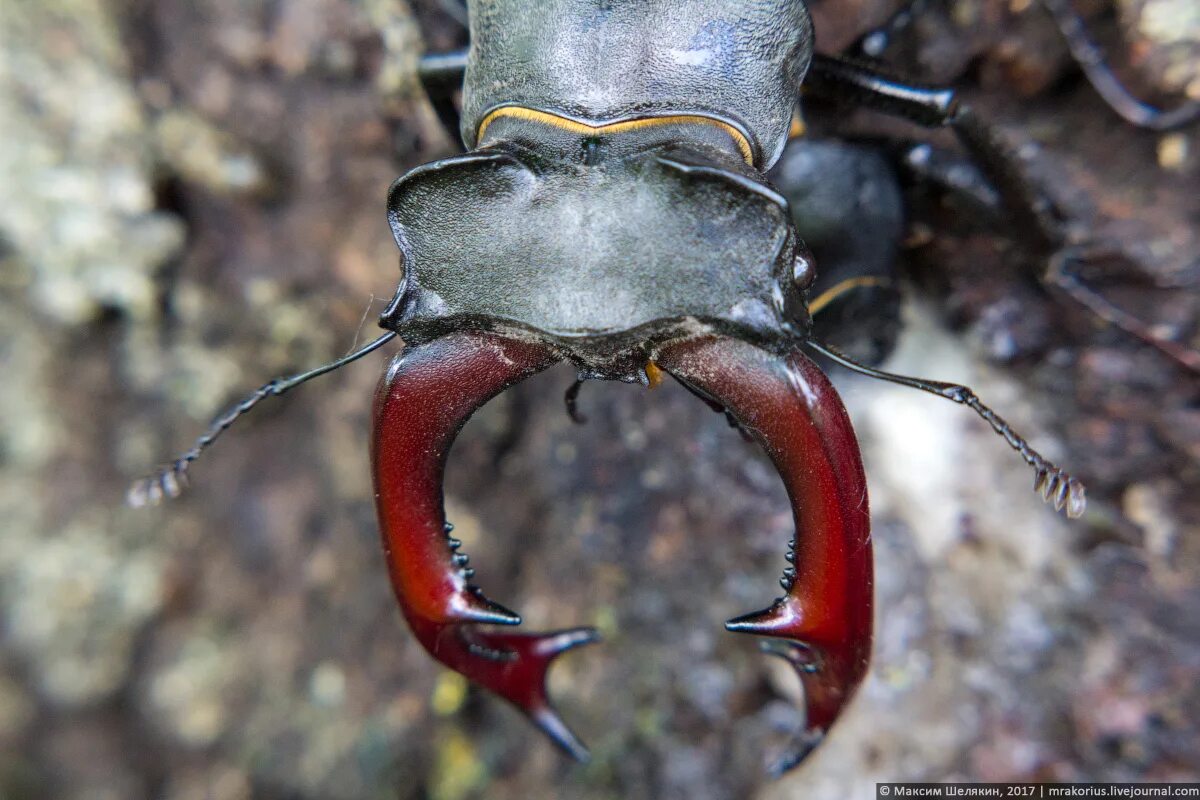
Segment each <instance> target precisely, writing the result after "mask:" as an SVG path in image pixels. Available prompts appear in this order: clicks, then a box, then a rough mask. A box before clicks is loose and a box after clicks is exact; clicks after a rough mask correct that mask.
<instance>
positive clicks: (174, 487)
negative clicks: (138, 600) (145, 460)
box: [126, 332, 396, 508]
mask: <svg viewBox="0 0 1200 800" xmlns="http://www.w3.org/2000/svg"><path fill="white" fill-rule="evenodd" d="M395 338H396V334H395V332H388V333H385V334H384V335H383V336H380V337H379V338H378V339H376V340H375V341H373V342H371V343H370V344H367V345H365V346H363V347H361V348H359V349H358V350H355V351H354V352H353V353H350V354H349V355H347V356H344V357H342V358H339V359H338V360H337V361H333V362H330V363H329V364H326V365H324V366H321V367H317V368H316V369H313V370H309V371H308V372H304V373H301V374H300V375H293V376H292V377H290V378H277V379H275V380H273V381H270V382H268V383H264V384H263V385H262V386H260V387H259V388H258V389H257V390H256V391H255V392H254V393H253V394H251V395H250V396H249V397H247V398H246V399H245V400H243V401H242V402H240V403H238V404H237V405H235V406H234V407H233V408H231V409H229V410H228V411H226V412H225V413H224V414H221V415H220V416H219V417H217V418H216V419H214V420H213V421H212V423H211V424H210V425H209V426H208V430H206V431H205V432H204V434H203V435H201V436H200V438H198V439H196V443H195V444H193V445H192V449H191V450H188V451H187V452H186V453H184V454H182V455H181V456H179V457H178V458H176V459H175V460H174V461H172V462H171V463H170V464H168V465H166V466H165V467H163V468H162V469H160V470H159V471H158V472H157V473H155V474H154V475H152V476H150V477H147V478H142V479H141V480H138V481H136V482H135V483H134V484H133V485H132V486H130V487H129V492H128V494H127V495H126V500H127V502H128V503H129V505H131V506H133V507H134V508H141V507H142V506H146V505H156V504H158V503H159V502H161V501H162V499H163V498H164V497H178V496H179V494H180V493H181V492H182V491H183V487H184V486H186V485H187V472H188V468H189V467H191V465H192V462H194V461H195V460H196V459H198V458H199V457H200V454H201V453H203V452H204V451H205V450H207V449H208V447H209V445H211V444H212V443H213V442H215V441H216V440H217V439H218V438H219V437H220V436H221V434H223V433H224V432H225V431H227V430H229V427H230V426H231V425H233V423H235V422H237V420H238V419H239V418H240V417H242V416H245V415H246V414H248V413H249V412H250V411H251V410H252V409H253V408H254V407H255V406H257V405H258V404H259V403H261V402H262V401H263V400H266V399H267V398H268V397H279V396H280V395H283V394H285V393H286V392H288V391H290V390H291V389H295V388H296V387H297V386H299V385H300V384H302V383H306V382H308V381H310V380H312V379H313V378H319V377H321V376H322V375H326V374H328V373H330V372H333V371H334V370H335V369H340V368H341V367H344V366H346V365H347V364H350V363H351V362H354V361H357V360H358V359H360V358H362V357H363V356H365V355H368V354H370V353H373V352H375V351H376V350H378V349H379V348H380V347H383V346H384V345H385V344H387V343H388V342H390V341H391V340H392V339H395Z"/></svg>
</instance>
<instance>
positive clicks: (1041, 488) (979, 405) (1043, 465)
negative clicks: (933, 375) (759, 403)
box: [807, 339, 1087, 518]
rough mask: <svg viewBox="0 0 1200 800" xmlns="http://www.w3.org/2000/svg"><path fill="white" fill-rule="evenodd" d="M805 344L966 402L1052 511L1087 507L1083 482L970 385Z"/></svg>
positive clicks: (1074, 512) (881, 376)
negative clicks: (1028, 473) (1029, 474)
mask: <svg viewBox="0 0 1200 800" xmlns="http://www.w3.org/2000/svg"><path fill="white" fill-rule="evenodd" d="M807 344H808V346H809V347H811V348H812V349H814V350H816V351H817V352H818V353H820V354H821V355H823V356H825V357H826V358H828V359H830V360H832V361H834V362H836V363H838V364H841V365H842V366H843V367H845V368H846V369H849V370H851V371H853V372H857V373H859V374H860V375H866V376H867V377H869V378H876V379H878V380H884V381H889V382H890V383H898V384H900V385H901V386H908V387H911V388H913V389H920V390H921V391H923V392H929V393H930V394H935V395H937V396H938V397H942V398H945V399H946V400H952V401H954V402H955V403H960V404H961V405H964V406H967V407H968V408H970V409H971V410H972V411H974V412H975V413H976V414H978V415H979V416H980V417H982V418H983V419H984V420H985V421H986V422H987V423H988V424H989V425H991V426H992V430H994V431H995V432H996V433H998V434H1000V436H1002V437H1003V438H1004V440H1005V441H1006V442H1008V444H1009V445H1010V446H1011V447H1012V449H1014V450H1016V451H1017V453H1019V454H1020V456H1021V458H1022V459H1024V460H1025V463H1026V464H1028V465H1029V466H1031V467H1033V469H1034V472H1035V473H1036V474H1037V477H1036V478H1035V479H1034V484H1033V488H1034V491H1036V492H1038V493H1040V494H1041V495H1042V499H1043V500H1045V501H1046V502H1048V503H1053V504H1054V508H1055V510H1056V511H1062V510H1063V509H1064V508H1066V510H1067V516H1069V517H1072V518H1076V517H1080V516H1083V512H1084V510H1085V509H1086V507H1087V492H1086V490H1085V489H1084V486H1083V484H1082V483H1080V482H1079V481H1078V480H1076V479H1075V478H1072V477H1071V476H1070V475H1069V474H1067V473H1066V472H1064V471H1063V470H1062V469H1060V468H1059V467H1058V466H1056V465H1055V464H1054V463H1053V462H1051V461H1049V460H1048V459H1046V458H1045V457H1044V456H1043V455H1042V454H1041V453H1039V452H1038V451H1037V450H1034V449H1033V448H1032V447H1030V446H1029V442H1027V441H1025V438H1024V437H1023V436H1021V435H1020V434H1018V433H1017V432H1016V431H1014V430H1013V429H1012V427H1011V426H1010V425H1009V424H1008V423H1007V422H1005V421H1004V418H1003V417H1001V416H1000V415H999V414H997V413H996V412H995V411H993V410H992V409H991V408H989V407H988V406H987V405H985V404H984V403H983V401H981V400H980V399H979V397H978V396H976V394H975V392H973V391H971V389H970V387H967V386H962V385H961V384H957V383H942V382H940V381H929V380H925V379H923V378H910V377H908V376H905V375H896V374H894V373H891V372H884V371H882V370H878V369H874V368H873V367H868V366H867V365H865V364H859V363H858V362H857V361H854V360H852V359H850V358H848V357H846V356H845V355H844V354H842V353H840V352H838V351H837V350H834V349H833V348H831V347H829V346H827V345H823V344H821V343H820V342H818V341H816V340H814V339H809V340H808V341H807Z"/></svg>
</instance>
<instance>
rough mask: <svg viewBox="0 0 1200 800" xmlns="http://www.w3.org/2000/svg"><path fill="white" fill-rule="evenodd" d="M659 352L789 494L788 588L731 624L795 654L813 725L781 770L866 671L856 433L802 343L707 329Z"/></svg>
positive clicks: (863, 536) (803, 750) (868, 596)
mask: <svg viewBox="0 0 1200 800" xmlns="http://www.w3.org/2000/svg"><path fill="white" fill-rule="evenodd" d="M655 361H656V363H657V364H658V365H659V366H660V367H662V368H663V369H665V370H667V371H668V372H669V373H671V375H673V376H674V377H675V378H676V379H678V380H679V381H680V382H682V383H683V384H684V385H685V386H687V387H688V388H689V389H691V390H692V391H693V392H695V393H697V394H699V395H701V396H702V397H706V398H708V399H710V400H711V401H713V402H716V403H719V404H720V405H721V406H723V407H724V408H725V409H726V410H727V411H728V413H729V414H731V415H732V416H733V417H734V418H736V419H737V421H738V423H739V425H740V426H741V427H742V428H743V429H744V430H746V431H748V432H749V433H750V434H751V435H752V436H753V437H754V438H755V439H756V440H757V441H758V442H759V443H760V444H761V445H762V446H763V448H764V449H765V450H766V451H767V454H768V455H769V456H770V457H771V460H772V461H773V462H774V464H775V467H776V468H777V469H778V470H779V474H780V476H781V477H782V478H783V482H784V486H785V487H786V489H787V492H788V496H789V497H790V498H791V501H792V511H793V515H794V517H795V522H796V536H795V539H794V540H793V545H792V552H790V553H789V554H788V560H789V561H791V562H792V566H790V567H789V568H788V569H787V570H785V572H784V578H783V581H782V583H783V586H784V588H785V591H786V594H785V595H784V596H783V597H781V598H779V599H778V600H776V601H775V603H774V604H773V605H772V606H770V607H769V608H767V609H766V610H764V611H761V612H758V613H756V614H749V615H746V616H744V617H739V618H737V619H734V620H730V621H729V622H728V623H726V628H728V629H729V630H730V631H733V632H736V633H752V634H757V635H759V636H767V637H771V638H772V639H773V640H774V641H771V642H769V643H764V644H765V646H764V649H765V650H767V652H770V653H772V654H775V655H780V656H783V657H784V658H785V659H787V660H788V661H789V662H790V663H791V664H792V665H793V666H794V667H795V668H796V672H797V673H798V674H799V676H800V680H801V682H802V683H803V685H804V692H805V701H806V706H807V715H806V720H805V727H804V730H803V732H802V733H801V735H800V737H799V738H798V740H797V742H796V746H795V748H794V749H793V752H791V753H789V754H788V755H787V756H786V757H784V758H783V759H782V760H781V761H780V762H779V763H778V764H777V765H776V767H775V771H776V772H779V773H782V772H784V771H786V770H788V769H791V768H792V767H794V766H796V765H797V764H799V763H800V761H802V760H803V759H804V757H805V756H806V755H807V754H808V753H809V752H810V751H811V750H812V748H813V747H815V746H816V745H817V744H818V743H819V742H820V741H821V739H822V738H823V737H824V735H825V733H826V731H828V729H829V726H830V725H832V724H833V722H834V721H835V720H836V719H837V717H838V716H839V715H840V714H841V712H842V709H843V708H844V706H845V705H846V703H847V702H848V701H849V700H850V698H851V696H852V695H853V694H854V692H855V690H856V689H857V688H858V686H859V684H860V683H861V682H862V679H863V676H864V675H865V674H866V671H867V662H868V658H869V656H870V650H871V604H872V564H871V534H870V517H869V514H868V510H867V487H866V479H865V477H864V474H863V468H862V460H861V458H860V456H859V452H858V443H857V441H856V440H855V437H854V431H853V429H852V428H851V427H850V420H849V417H848V416H847V415H846V411H845V408H844V407H843V406H842V401H841V400H840V399H839V398H838V396H837V393H836V392H835V391H834V389H833V386H832V385H831V384H830V383H829V380H828V378H826V377H825V375H824V374H823V373H822V372H821V371H820V369H819V368H818V367H817V366H816V364H814V363H813V362H812V361H811V360H810V359H809V358H808V357H806V356H805V355H803V354H801V353H798V352H797V353H793V354H791V355H789V356H787V357H781V356H776V355H774V354H772V353H769V352H767V351H765V350H762V349H760V348H758V347H755V346H754V345H751V344H748V343H746V342H742V341H738V340H735V339H728V338H718V337H711V338H701V339H692V340H688V341H684V342H681V343H676V344H672V345H668V346H666V347H664V348H663V349H662V350H661V351H660V352H659V353H658V354H657V356H656V358H655Z"/></svg>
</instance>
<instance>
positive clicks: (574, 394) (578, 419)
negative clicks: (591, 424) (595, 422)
mask: <svg viewBox="0 0 1200 800" xmlns="http://www.w3.org/2000/svg"><path fill="white" fill-rule="evenodd" d="M584 380H585V379H584V378H576V379H575V382H574V383H572V384H571V385H570V386H568V387H567V392H566V394H564V395H563V402H565V403H566V404H567V416H568V417H570V418H571V421H572V422H574V423H575V424H576V425H586V424H587V417H585V416H584V415H583V414H581V413H579V390H580V389H582V388H583V382H584Z"/></svg>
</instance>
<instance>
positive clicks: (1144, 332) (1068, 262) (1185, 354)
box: [1046, 247, 1200, 373]
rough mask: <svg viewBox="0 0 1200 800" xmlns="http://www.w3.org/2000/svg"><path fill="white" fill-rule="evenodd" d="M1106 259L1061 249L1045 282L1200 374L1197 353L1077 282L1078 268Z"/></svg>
mask: <svg viewBox="0 0 1200 800" xmlns="http://www.w3.org/2000/svg"><path fill="white" fill-rule="evenodd" d="M1105 255H1106V253H1104V252H1096V251H1089V250H1088V249H1086V248H1082V247H1066V248H1063V249H1062V250H1060V251H1059V252H1057V253H1055V254H1054V256H1053V257H1052V258H1051V259H1050V269H1049V270H1048V271H1047V273H1046V282H1047V283H1049V284H1050V285H1051V286H1053V287H1054V288H1056V289H1059V290H1060V291H1062V292H1064V293H1065V294H1066V295H1067V296H1068V297H1070V298H1071V299H1072V300H1074V301H1075V302H1077V303H1079V304H1080V305H1082V306H1083V307H1085V308H1087V309H1088V310H1089V311H1091V312H1092V313H1093V314H1095V315H1096V316H1098V317H1100V318H1101V319H1103V320H1104V321H1106V322H1108V323H1109V324H1111V325H1115V326H1116V327H1118V328H1120V329H1121V330H1123V331H1125V332H1127V333H1129V334H1131V335H1133V336H1135V337H1137V338H1138V339H1141V340H1142V341H1143V342H1146V343H1147V344H1149V345H1153V346H1154V347H1157V348H1158V349H1159V350H1160V351H1161V352H1163V353H1165V354H1166V355H1168V356H1170V357H1171V358H1172V359H1174V360H1175V361H1176V362H1177V363H1178V364H1180V365H1181V366H1183V367H1184V368H1186V369H1189V370H1191V371H1193V372H1197V373H1200V353H1198V352H1196V351H1195V350H1191V349H1189V348H1187V347H1185V346H1183V345H1181V344H1179V343H1178V342H1176V341H1174V340H1171V339H1168V338H1166V337H1163V336H1160V335H1158V334H1157V333H1155V332H1154V331H1153V330H1152V329H1151V328H1150V326H1149V325H1147V324H1146V323H1144V322H1142V321H1141V320H1140V319H1138V318H1137V317H1135V316H1133V315H1132V314H1130V313H1129V312H1127V311H1124V310H1123V309H1121V308H1119V307H1117V306H1115V305H1113V304H1112V303H1110V302H1109V301H1108V300H1107V299H1106V298H1105V297H1104V296H1103V295H1102V294H1100V293H1099V292H1097V291H1095V290H1094V289H1092V288H1090V287H1089V286H1088V285H1087V284H1085V283H1084V282H1083V281H1082V280H1081V279H1080V277H1079V275H1078V273H1077V268H1078V267H1079V265H1080V264H1082V263H1085V262H1088V261H1093V260H1095V259H1096V258H1103V257H1104V256H1105Z"/></svg>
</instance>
